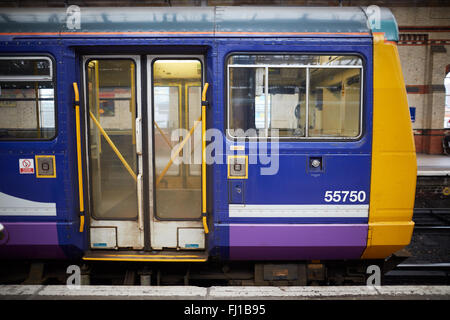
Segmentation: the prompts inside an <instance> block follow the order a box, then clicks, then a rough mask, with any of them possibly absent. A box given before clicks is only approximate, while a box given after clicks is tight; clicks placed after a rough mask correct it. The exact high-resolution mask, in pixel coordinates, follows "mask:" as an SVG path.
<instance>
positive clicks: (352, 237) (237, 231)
mask: <svg viewBox="0 0 450 320" xmlns="http://www.w3.org/2000/svg"><path fill="white" fill-rule="evenodd" d="M367 232H368V225H367V224H230V226H229V241H230V259H231V260H309V259H322V260H332V259H359V258H360V257H361V255H362V253H363V251H364V249H365V248H366V244H367Z"/></svg>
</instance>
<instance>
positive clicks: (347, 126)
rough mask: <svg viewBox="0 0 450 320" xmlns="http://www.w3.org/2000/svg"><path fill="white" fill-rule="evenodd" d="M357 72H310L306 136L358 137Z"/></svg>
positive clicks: (359, 76)
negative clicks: (307, 134)
mask: <svg viewBox="0 0 450 320" xmlns="http://www.w3.org/2000/svg"><path fill="white" fill-rule="evenodd" d="M360 71H361V70H360V69H342V68H340V69H331V68H328V69H313V68H311V69H310V87H309V128H310V129H309V136H311V137H323V136H325V137H329V136H331V137H357V136H358V135H359V119H360V102H361V92H360V88H361V75H360Z"/></svg>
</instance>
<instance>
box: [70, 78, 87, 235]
mask: <svg viewBox="0 0 450 320" xmlns="http://www.w3.org/2000/svg"><path fill="white" fill-rule="evenodd" d="M72 85H73V92H74V98H75V103H74V105H75V126H76V135H77V166H78V196H79V201H80V229H79V231H80V232H83V231H84V196H83V167H82V163H81V130H80V94H79V91H78V84H77V83H76V82H74V83H73V84H72Z"/></svg>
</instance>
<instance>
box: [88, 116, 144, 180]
mask: <svg viewBox="0 0 450 320" xmlns="http://www.w3.org/2000/svg"><path fill="white" fill-rule="evenodd" d="M89 115H90V117H91V119H92V121H93V122H94V124H95V125H96V126H97V128H98V129H99V130H100V132H101V133H102V135H103V137H104V138H105V140H106V141H107V142H108V144H109V145H110V147H111V148H112V149H113V151H114V152H115V154H116V155H117V157H118V158H119V159H120V161H121V162H122V164H123V165H124V167H125V168H126V169H127V171H128V173H129V174H130V175H131V176H132V177H133V179H134V181H137V177H136V174H135V173H134V171H133V169H131V167H130V165H129V164H128V162H127V161H126V160H125V158H124V157H123V156H122V154H121V153H120V151H119V149H117V147H116V146H115V144H114V142H112V140H111V139H110V138H109V136H108V134H107V133H106V131H105V130H104V129H103V128H102V126H101V125H100V122H98V120H97V119H96V118H95V116H94V115H93V114H92V112H91V111H89Z"/></svg>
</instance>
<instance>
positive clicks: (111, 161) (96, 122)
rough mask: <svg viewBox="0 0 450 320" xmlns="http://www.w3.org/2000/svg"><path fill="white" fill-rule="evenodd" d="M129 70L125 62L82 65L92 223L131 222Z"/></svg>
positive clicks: (131, 65)
mask: <svg viewBox="0 0 450 320" xmlns="http://www.w3.org/2000/svg"><path fill="white" fill-rule="evenodd" d="M135 69H136V65H135V62H134V61H133V60H131V59H99V60H90V61H88V62H87V64H86V74H87V93H88V96H87V102H88V112H89V114H88V117H89V119H90V122H89V147H90V150H89V151H90V152H89V160H90V162H89V164H90V178H91V190H92V192H91V196H92V204H93V208H92V210H93V212H92V215H93V217H94V218H95V219H110V220H121V219H136V218H137V210H138V209H137V187H136V180H135V179H136V178H135V176H133V174H132V173H134V175H135V174H136V173H137V156H136V137H135V123H136V87H135V84H136V72H135V71H136V70H135ZM102 130H103V132H102ZM108 140H109V141H108ZM120 158H122V160H121V159H120ZM127 166H128V169H127ZM130 171H131V172H130Z"/></svg>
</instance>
